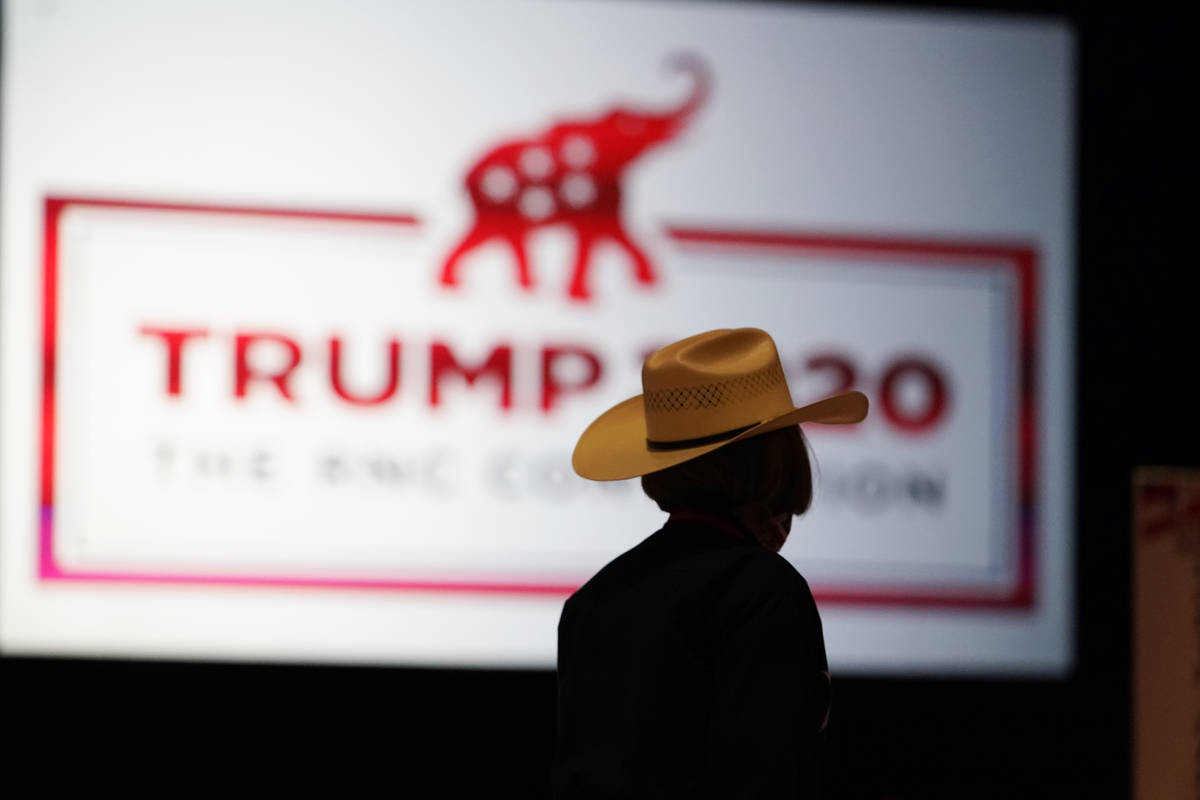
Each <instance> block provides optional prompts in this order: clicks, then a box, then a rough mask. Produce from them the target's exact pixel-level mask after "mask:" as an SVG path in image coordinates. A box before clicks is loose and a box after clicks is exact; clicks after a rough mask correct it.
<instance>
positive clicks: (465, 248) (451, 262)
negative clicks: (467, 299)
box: [441, 221, 495, 286]
mask: <svg viewBox="0 0 1200 800" xmlns="http://www.w3.org/2000/svg"><path fill="white" fill-rule="evenodd" d="M493 235H495V231H492V230H489V229H488V228H486V227H485V226H483V225H480V224H479V222H478V221H476V223H475V227H473V228H472V229H471V230H470V231H468V232H467V235H466V236H464V237H463V238H462V240H461V241H459V243H458V246H457V247H455V248H454V250H453V251H451V253H450V255H449V256H447V257H446V262H445V263H444V264H443V265H442V276H441V284H442V285H443V286H457V285H458V261H459V259H460V258H462V257H463V256H465V255H466V254H467V253H468V252H470V251H471V250H474V249H475V248H476V247H478V246H479V245H481V244H483V243H484V241H486V240H488V239H490V238H492V236H493Z"/></svg>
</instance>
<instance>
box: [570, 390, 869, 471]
mask: <svg viewBox="0 0 1200 800" xmlns="http://www.w3.org/2000/svg"><path fill="white" fill-rule="evenodd" d="M867 406H868V403H867V396H866V395H864V394H863V393H862V392H845V393H843V394H838V395H834V396H833V397H827V398H825V399H824V400H818V401H817V402H815V403H810V404H808V405H806V406H802V407H800V408H794V409H792V410H791V411H787V412H785V413H783V414H780V415H779V416H776V417H772V418H771V419H768V420H763V421H762V422H760V423H758V424H757V425H755V426H754V427H753V428H750V429H748V430H746V431H743V432H742V433H739V434H738V435H737V436H733V437H731V438H729V439H725V440H723V441H719V442H710V443H708V444H703V445H699V446H696V447H688V448H682V449H679V450H651V449H650V448H649V446H648V445H647V443H646V414H645V407H644V405H643V403H642V396H641V395H640V394H639V395H636V396H634V397H631V398H629V399H628V400H625V401H623V402H621V403H618V404H617V405H615V406H613V407H612V408H610V409H609V410H608V411H605V412H604V413H603V414H601V415H600V416H599V417H597V418H596V420H595V421H594V422H593V423H592V424H591V425H589V426H588V427H587V430H585V431H584V432H583V435H582V436H580V437H579V442H578V443H577V444H576V445H575V452H574V454H573V455H572V456H571V466H572V467H574V468H575V472H577V473H578V474H579V475H581V476H582V477H584V478H588V479H590V480H593V481H620V480H625V479H627V478H637V477H639V476H641V475H648V474H649V473H651V472H658V471H659V470H660V469H666V468H667V467H673V466H675V465H676V464H682V463H683V462H685V461H690V460H691V459H693V458H696V457H697V456H702V455H704V454H705V453H709V452H712V451H713V450H716V449H718V448H720V447H724V446H726V445H728V444H732V443H734V442H738V441H741V440H742V439H749V438H750V437H752V436H759V435H761V434H764V433H768V432H770V431H773V430H778V429H779V428H786V427H787V426H789V425H798V424H799V423H801V422H817V423H820V424H823V425H851V424H853V423H855V422H861V421H862V420H863V418H865V417H866V416H867Z"/></svg>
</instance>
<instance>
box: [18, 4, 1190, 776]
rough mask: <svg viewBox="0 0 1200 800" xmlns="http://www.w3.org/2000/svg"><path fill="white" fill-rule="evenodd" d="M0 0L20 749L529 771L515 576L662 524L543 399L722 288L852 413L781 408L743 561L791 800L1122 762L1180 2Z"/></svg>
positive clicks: (534, 711)
mask: <svg viewBox="0 0 1200 800" xmlns="http://www.w3.org/2000/svg"><path fill="white" fill-rule="evenodd" d="M243 6H244V7H243ZM3 25H4V30H3V33H4V40H3V48H4V49H3V58H4V62H3V70H4V71H3V93H4V94H3V103H4V105H3V118H2V122H0V124H2V129H3V148H4V149H3V159H2V161H0V170H2V172H0V178H2V180H3V184H2V186H0V202H2V203H3V240H2V244H0V246H2V247H3V250H2V257H3V278H4V282H3V293H2V294H0V302H2V303H3V305H2V306H0V312H2V314H3V317H2V318H0V322H2V323H3V329H2V330H3V339H2V340H0V346H2V348H3V359H4V360H3V373H2V375H3V383H2V384H0V388H2V391H3V397H2V405H0V409H2V412H3V428H2V429H0V433H2V434H3V441H4V453H3V463H2V467H3V472H2V473H0V513H2V515H3V516H0V691H2V692H3V694H4V702H5V709H6V710H5V714H4V717H5V727H6V729H7V730H8V731H9V732H10V733H12V734H15V735H16V737H17V739H18V740H19V741H20V742H21V745H20V749H19V750H18V751H17V752H18V753H19V754H20V755H21V757H22V758H25V759H28V762H27V763H30V764H32V763H39V764H45V765H50V766H54V765H57V764H61V763H69V764H74V765H76V766H77V769H76V770H75V772H76V773H77V774H75V775H74V776H73V777H75V778H77V779H81V780H82V781H83V782H87V781H88V780H91V779H93V778H95V779H97V780H100V781H104V780H109V779H110V776H111V774H112V771H113V770H114V769H116V768H118V765H119V769H120V770H122V771H129V772H130V773H131V774H136V773H137V769H138V765H150V764H155V765H158V764H163V763H166V764H170V765H172V766H173V767H175V768H176V769H179V770H181V772H180V775H186V776H192V775H205V774H207V775H208V776H210V777H211V776H212V775H214V774H216V775H220V774H225V773H231V772H232V771H233V769H234V766H235V765H237V766H238V767H249V768H250V772H251V774H253V775H254V776H255V778H257V779H258V780H265V781H267V783H268V784H269V785H274V786H276V787H277V788H282V787H295V786H299V785H301V784H302V783H303V782H305V781H307V780H308V778H309V776H310V775H312V774H313V773H315V772H328V773H331V774H334V775H343V779H344V780H345V781H347V784H346V786H347V790H349V789H348V787H349V786H350V784H351V782H363V781H367V782H371V783H374V782H380V781H385V782H387V783H388V785H390V786H392V787H394V788H395V789H396V790H397V791H401V792H404V793H406V794H414V793H416V794H418V795H421V794H424V793H430V794H437V795H448V796H456V795H459V794H465V793H467V792H469V791H478V790H479V788H480V787H481V786H482V787H484V788H485V789H486V790H490V791H495V792H506V793H510V794H514V795H516V796H529V797H541V796H547V794H548V770H549V765H550V759H551V756H552V752H553V739H554V724H555V723H554V712H555V697H554V691H555V680H554V673H553V658H554V654H553V626H554V622H555V620H556V618H557V611H558V609H559V608H560V607H561V603H562V601H563V599H564V598H565V597H566V595H567V594H568V593H569V592H570V591H571V590H572V589H573V588H574V587H576V586H578V585H580V583H581V582H582V581H583V580H586V578H587V576H588V575H590V574H591V573H592V572H594V571H595V569H598V568H599V566H601V565H602V564H603V563H605V562H606V561H607V560H608V559H610V558H612V557H613V556H615V555H617V554H618V553H620V552H621V551H623V550H624V549H626V548H627V547H629V546H631V545H632V544H633V543H635V542H636V541H637V540H639V539H640V538H641V537H642V536H644V535H645V534H647V533H649V532H651V531H652V530H653V529H654V528H655V527H656V525H657V524H658V521H659V520H660V518H661V515H660V514H658V513H657V511H656V510H655V509H653V507H650V506H649V504H648V501H645V500H644V498H643V499H639V498H640V490H638V488H637V486H636V485H631V484H618V485H612V486H604V487H597V486H592V485H586V484H583V483H582V482H578V481H576V479H575V478H574V476H572V475H570V474H569V472H568V471H567V470H566V469H565V465H566V464H567V458H568V456H569V451H570V447H571V444H572V443H573V440H574V437H575V436H577V435H578V432H579V431H580V430H582V427H583V426H584V425H586V423H587V422H588V421H589V420H590V419H591V418H592V417H594V416H595V415H596V414H597V413H599V411H601V410H603V409H604V408H606V407H607V406H608V405H611V404H612V403H614V402H617V401H618V400H620V399H623V398H624V397H627V396H629V395H631V394H634V393H636V392H637V391H638V389H639V386H638V372H637V367H638V365H639V364H640V361H641V358H642V357H643V356H644V355H645V354H646V353H647V352H649V351H651V350H653V349H654V348H655V347H657V346H659V345H661V344H663V343H665V342H667V341H670V340H672V339H675V338H679V337H681V336H683V335H687V334H689V333H692V332H695V331H696V330H701V329H704V328H711V327H718V326H725V325H730V326H732V325H757V326H761V327H764V328H766V329H767V330H769V331H770V332H772V334H773V335H774V336H775V337H776V339H777V341H778V342H779V344H780V350H781V356H782V358H783V359H784V363H785V368H786V369H787V371H788V374H789V378H790V380H791V382H792V389H793V394H794V395H795V397H796V399H797V401H803V400H805V399H809V398H810V397H815V396H817V395H819V394H821V393H823V392H827V391H832V390H836V389H839V388H843V387H847V388H848V387H850V386H853V387H855V388H861V389H862V390H863V391H866V392H867V393H868V394H869V395H870V396H871V399H872V404H873V418H872V421H871V424H870V426H866V425H864V426H863V429H862V430H861V431H858V432H854V433H851V434H843V433H834V434H828V433H821V432H816V433H813V434H812V435H811V436H810V438H811V440H812V444H813V448H814V451H815V452H816V455H817V459H818V463H819V464H820V465H821V468H822V483H821V484H819V485H818V501H817V503H816V505H815V506H814V509H813V512H812V513H811V514H810V515H809V516H808V517H807V518H805V519H803V520H801V521H800V522H799V523H798V524H797V526H796V529H795V533H794V535H793V539H792V541H790V542H789V545H788V549H786V550H785V552H784V555H785V556H786V557H788V558H789V559H790V560H792V561H793V563H795V564H796V566H797V567H798V568H799V569H800V570H801V571H802V572H803V573H804V574H805V575H806V577H807V578H808V579H809V581H810V583H811V584H812V585H813V588H814V592H815V594H816V596H817V599H818V603H819V605H820V607H821V612H822V618H823V620H824V624H825V629H826V639H827V642H828V644H829V650H830V661H831V667H832V669H833V671H834V673H835V677H836V682H835V707H834V714H833V717H832V719H831V727H830V736H829V741H828V751H827V754H826V755H827V757H826V768H827V771H826V774H825V775H824V776H823V783H824V785H825V787H826V790H827V794H828V795H829V796H831V797H856V798H857V797H869V798H881V799H882V798H922V797H1011V796H1028V797H1077V796H1095V797H1127V796H1129V794H1130V781H1131V774H1132V767H1131V755H1130V753H1131V750H1130V740H1131V719H1132V715H1131V688H1130V687H1131V676H1130V661H1131V657H1132V655H1131V637H1130V629H1131V611H1130V608H1131V587H1130V573H1131V566H1130V565H1131V547H1130V541H1131V530H1132V527H1133V521H1132V517H1133V510H1132V504H1131V499H1130V498H1131V495H1132V477H1133V470H1134V468H1135V467H1137V466H1139V465H1180V466H1192V467H1195V466H1196V464H1197V461H1198V460H1200V453H1198V449H1197V444H1196V443H1197V442H1200V431H1198V430H1197V423H1196V422H1195V419H1194V416H1192V415H1190V414H1189V413H1188V412H1189V410H1190V408H1191V406H1192V405H1194V402H1189V401H1193V400H1194V398H1195V395H1194V392H1193V391H1192V389H1191V387H1190V386H1189V378H1190V373H1191V372H1192V371H1194V368H1193V363H1194V361H1195V358H1194V355H1193V352H1192V351H1193V350H1194V347H1193V346H1192V345H1193V344H1194V342H1195V340H1196V333H1197V325H1196V322H1195V320H1196V315H1195V312H1194V310H1193V308H1192V306H1193V305H1194V302H1195V301H1194V297H1195V295H1194V294H1190V293H1189V290H1190V289H1191V288H1192V287H1193V286H1194V281H1191V280H1189V277H1190V276H1189V271H1190V270H1189V269H1188V268H1187V267H1186V263H1187V261H1186V255H1185V252H1184V250H1183V241H1182V234H1181V232H1182V231H1183V230H1184V229H1185V228H1184V224H1185V223H1184V219H1183V214H1184V209H1185V208H1186V207H1188V204H1185V203H1183V202H1180V198H1181V197H1184V196H1186V195H1184V194H1183V189H1184V187H1185V186H1190V185H1191V181H1190V179H1191V178H1192V177H1193V175H1192V173H1193V172H1194V158H1191V154H1190V152H1187V151H1185V146H1184V141H1185V137H1186V134H1185V133H1184V131H1185V130H1187V129H1186V127H1185V126H1184V125H1183V117H1182V114H1183V108H1184V107H1185V106H1186V103H1185V99H1186V97H1187V95H1186V94H1185V90H1186V86H1185V78H1184V76H1185V75H1186V74H1187V73H1186V72H1185V69H1184V64H1185V61H1184V54H1185V51H1184V43H1183V41H1182V37H1183V35H1184V33H1183V31H1184V30H1185V29H1186V26H1185V25H1184V24H1183V22H1182V19H1181V18H1180V17H1178V16H1176V15H1174V14H1173V13H1169V12H1167V11H1165V10H1160V9H1153V8H1144V7H1142V8H1139V9H1138V10H1137V11H1133V10H1125V11H1119V10H1114V9H1108V8H1104V9H1101V8H1098V7H1093V6H1088V5H1086V4H1065V3H1056V4H1055V3H1040V4H1020V5H1018V6H1004V7H1003V8H1001V7H999V6H997V5H995V4H987V3H944V4H943V3H939V4H893V3H885V4H868V5H861V4H853V5H851V4H838V3H832V4H807V3H787V2H772V3H732V2H722V3H717V2H706V1H701V0H697V1H696V2H676V3H649V2H611V3H608V2H599V1H597V2H587V3H585V2H579V3H569V4H539V3H529V4H526V3H514V4H482V5H472V4H466V5H462V6H458V5H451V4H396V5H392V4H374V3H354V4H337V5H334V4H320V3H302V4H298V5H292V4H288V5H273V4H269V3H255V4H249V5H244V4H243V5H238V4H227V5H223V4H219V3H218V4H206V5H205V6H203V7H202V6H200V5H199V4H197V5H195V6H192V5H187V4H176V5H174V6H170V7H162V6H158V5H155V4H143V5H139V4H136V3H114V4H111V5H105V6H98V5H92V4H86V3H70V2H15V3H6V4H5V6H4V20H3ZM468 43H469V47H464V45H465V44H468ZM617 54H623V55H617ZM1189 144H1190V142H1189ZM614 187H619V188H620V189H621V191H622V195H621V198H620V200H619V201H618V200H615V199H613V198H614V195H613V194H612V191H613V188H614ZM593 240H594V241H595V242H596V245H595V247H594V248H593V249H592V250H591V251H590V252H589V251H587V249H586V246H585V243H587V242H591V241H593ZM522 260H524V263H525V265H526V267H527V280H524V281H523V275H522V272H521V270H520V265H521V263H522ZM164 265H167V266H169V269H165V268H164ZM523 283H527V284H529V285H523ZM1193 382H1194V381H1193ZM822 490H823V491H824V497H823V498H822V496H821V492H822ZM39 497H40V502H39V500H38V498H39ZM797 534H802V536H798V535H797ZM62 759H67V761H63V760H62ZM92 759H95V761H94V762H93V761H92ZM85 761H86V763H87V766H82V765H83V764H84V763H85ZM14 763H16V762H14ZM97 770H100V771H97ZM423 779H432V780H434V781H435V783H434V784H433V785H434V786H436V787H437V788H436V789H435V790H433V791H427V792H426V791H417V790H415V789H413V788H412V787H413V786H415V785H416V784H417V783H418V782H419V781H421V780H423Z"/></svg>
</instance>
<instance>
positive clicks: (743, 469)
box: [642, 425, 812, 519]
mask: <svg viewBox="0 0 1200 800" xmlns="http://www.w3.org/2000/svg"><path fill="white" fill-rule="evenodd" d="M642 491H644V492H645V493H646V495H647V496H648V497H649V498H650V499H651V500H653V501H654V502H656V503H658V507H659V508H661V509H662V510H663V511H666V512H668V513H670V512H674V511H700V512H710V513H713V512H715V513H722V512H724V513H728V512H731V511H735V510H738V509H749V510H751V511H752V513H754V516H756V517H757V516H759V515H761V517H762V518H763V519H769V518H770V517H773V516H775V515H776V514H783V513H787V512H790V513H792V514H803V513H804V512H805V511H807V510H808V507H809V505H810V504H811V503H812V465H811V463H810V462H809V459H808V447H807V443H806V442H805V440H804V434H802V433H801V432H800V426H799V425H789V426H788V427H786V428H780V429H778V430H774V431H771V432H769V433H764V434H761V435H759V436H751V437H750V438H748V439H742V440H741V441H739V442H734V443H732V444H728V445H725V446H724V447H718V448H717V449H716V450H713V451H712V452H710V453H705V454H704V455H702V456H700V457H699V458H694V459H692V460H691V461H685V462H683V463H682V464H677V465H675V466H673V467H668V468H667V469H664V470H660V471H658V472H651V473H650V474H649V475H643V476H642Z"/></svg>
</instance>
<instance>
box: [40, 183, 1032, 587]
mask: <svg viewBox="0 0 1200 800" xmlns="http://www.w3.org/2000/svg"><path fill="white" fill-rule="evenodd" d="M70 206H89V207H93V208H121V209H138V210H150V211H184V212H199V213H215V214H235V215H252V216H259V217H275V218H290V219H313V220H329V221H341V222H360V223H361V222H366V223H378V224H385V225H400V226H414V227H415V226H419V225H420V224H421V223H420V220H419V219H418V218H417V217H416V216H414V215H411V214H380V213H372V212H361V213H359V212H329V211H318V210H311V209H272V208H263V207H251V206H233V205H215V204H197V203H168V202H152V201H132V200H113V199H104V198H91V197H47V198H46V201H45V230H44V234H45V250H44V261H43V315H44V316H43V329H42V330H43V355H42V369H43V376H42V425H41V436H42V442H41V445H42V446H41V457H42V464H41V515H40V525H39V528H40V530H39V548H38V576H39V577H40V578H41V579H42V580H73V581H98V582H138V583H146V582H148V583H172V584H210V585H212V584H216V585H226V586H235V585H246V586H278V587H293V588H336V589H383V590H423V591H450V592H488V593H495V592H500V593H517V594H543V595H566V594H570V593H571V592H573V591H575V589H577V588H578V585H577V584H545V583H512V582H462V581H457V582H456V581H428V580H349V579H337V578H260V577H250V576H245V577H241V576H207V575H171V574H158V573H137V572H130V573H108V572H87V571H68V570H66V569H64V568H63V567H61V566H60V565H59V564H58V563H57V561H56V560H55V557H54V547H53V533H54V525H53V520H54V513H53V510H54V442H55V386H54V375H55V355H56V352H57V350H56V348H57V330H56V320H57V309H58V235H59V226H60V222H61V220H62V215H63V213H64V212H65V211H66V209H67V208H69V207H70ZM664 232H665V234H666V236H667V238H668V239H670V240H672V241H674V242H676V243H678V244H680V245H683V246H687V247H738V248H753V249H758V250H761V249H771V250H782V251H786V252H795V253H818V254H820V255H822V256H826V257H829V256H834V257H846V258H855V257H861V256H864V255H870V256H873V257H878V256H887V255H893V256H903V257H904V258H905V259H906V260H907V261H913V260H920V261H923V262H927V263H929V264H941V265H944V266H955V267H962V266H976V267H987V268H995V265H996V263H997V262H1000V263H1002V264H1007V265H1008V266H1009V267H1010V268H1011V269H1013V271H1014V274H1015V276H1016V279H1017V286H1018V297H1019V300H1018V313H1019V320H1020V322H1019V336H1020V370H1019V391H1020V407H1019V415H1020V425H1019V442H1018V451H1019V474H1020V478H1019V487H1020V489H1019V495H1020V521H1019V525H1020V531H1019V536H1018V570H1017V581H1016V584H1015V586H1014V587H1013V588H1012V589H1011V590H1010V591H1008V592H1006V593H1003V594H1000V595H995V594H983V593H980V592H979V591H978V590H977V589H974V590H973V589H972V588H971V587H963V588H962V589H959V590H950V591H949V592H948V591H947V590H945V589H944V588H943V589H937V590H934V589H930V590H929V591H927V592H896V591H880V592H871V591H867V590H862V589H858V590H838V589H836V588H823V587H819V586H818V587H815V590H814V595H815V596H816V598H817V600H818V601H821V602H823V603H837V604H854V605H903V606H946V607H958V608H963V607H968V608H1028V607H1030V606H1031V605H1032V604H1033V600H1034V591H1033V588H1034V557H1033V540H1034V529H1033V518H1034V494H1033V486H1034V480H1033V477H1034V468H1035V457H1034V455H1035V425H1034V414H1035V400H1036V398H1035V397H1034V375H1035V369H1034V365H1035V352H1036V347H1035V345H1036V342H1035V328H1034V323H1035V320H1036V312H1037V307H1036V302H1035V297H1036V281H1037V254H1036V252H1035V250H1034V249H1033V248H1032V247H1030V246H1028V245H1024V244H1002V243H1000V244H998V243H990V242H980V241H972V240H948V239H915V238H914V239H907V238H883V237H878V236H870V235H850V234H844V235H830V234H816V233H801V232H787V231H761V230H730V229H722V228H717V227H705V228H696V227H685V226H674V225H668V226H666V227H665V229H664Z"/></svg>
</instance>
